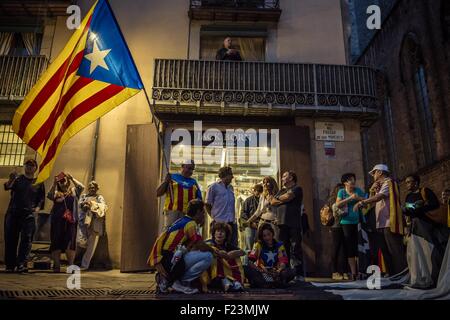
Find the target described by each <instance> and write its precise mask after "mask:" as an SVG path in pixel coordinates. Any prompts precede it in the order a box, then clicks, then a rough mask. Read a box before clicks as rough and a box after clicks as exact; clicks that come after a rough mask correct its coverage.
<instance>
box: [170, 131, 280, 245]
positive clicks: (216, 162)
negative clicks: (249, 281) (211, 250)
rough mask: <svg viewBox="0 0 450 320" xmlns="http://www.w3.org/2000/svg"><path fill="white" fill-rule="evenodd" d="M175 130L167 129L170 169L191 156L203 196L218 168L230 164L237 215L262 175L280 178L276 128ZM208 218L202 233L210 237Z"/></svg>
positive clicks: (195, 176) (173, 169)
mask: <svg viewBox="0 0 450 320" xmlns="http://www.w3.org/2000/svg"><path fill="white" fill-rule="evenodd" d="M176 130H177V129H174V130H170V136H171V137H170V139H171V140H170V159H171V161H170V171H171V172H178V171H179V170H180V164H181V163H183V162H182V161H183V160H184V159H189V158H190V159H193V160H194V161H195V163H196V168H195V171H194V175H193V178H195V179H196V180H197V181H198V183H199V185H200V188H201V190H202V196H203V199H205V197H206V190H207V188H208V186H209V185H211V184H212V183H214V182H216V181H218V179H219V178H218V175H217V173H218V170H219V168H221V167H223V166H230V167H232V169H233V175H234V179H233V182H232V186H233V189H234V194H235V199H236V201H235V212H236V218H239V215H240V211H241V206H242V204H243V202H244V200H245V199H246V198H247V197H249V196H250V195H251V191H252V189H253V186H254V185H255V184H258V183H262V180H263V178H264V177H265V176H271V177H273V178H274V179H275V180H277V181H278V180H279V176H280V172H279V169H280V166H279V152H280V151H279V135H278V129H273V130H271V129H247V130H244V129H238V128H234V129H226V130H220V129H207V130H201V131H200V130H189V131H187V130H186V131H179V132H177V131H176ZM207 222H208V223H205V227H204V228H203V230H202V231H203V232H202V233H203V236H204V237H205V238H210V236H211V235H210V233H209V230H208V229H209V228H208V226H209V222H210V219H209V217H208V221H207ZM239 238H241V237H239ZM240 245H241V246H243V243H240Z"/></svg>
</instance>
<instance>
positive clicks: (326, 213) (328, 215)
mask: <svg viewBox="0 0 450 320" xmlns="http://www.w3.org/2000/svg"><path fill="white" fill-rule="evenodd" d="M333 220H334V217H333V210H331V208H330V206H329V205H327V204H326V205H324V206H323V207H322V209H320V223H321V224H322V225H323V226H331V225H332V224H333Z"/></svg>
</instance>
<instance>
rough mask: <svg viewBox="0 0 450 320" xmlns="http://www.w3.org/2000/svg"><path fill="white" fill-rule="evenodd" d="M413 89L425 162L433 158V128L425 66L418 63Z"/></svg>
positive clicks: (430, 161) (431, 160) (429, 161)
mask: <svg viewBox="0 0 450 320" xmlns="http://www.w3.org/2000/svg"><path fill="white" fill-rule="evenodd" d="M414 86H415V88H414V91H415V93H416V100H417V106H418V109H419V116H420V121H421V122H422V124H421V129H422V137H423V138H424V139H423V144H424V149H425V150H424V151H425V152H424V154H425V161H426V163H427V164H429V163H432V162H433V160H434V158H435V157H434V143H433V141H434V130H433V118H432V114H431V109H430V99H429V97H428V88H427V82H426V78H425V68H424V66H423V65H420V66H419V67H418V68H417V71H416V73H415V75H414Z"/></svg>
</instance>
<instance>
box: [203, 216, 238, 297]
mask: <svg viewBox="0 0 450 320" xmlns="http://www.w3.org/2000/svg"><path fill="white" fill-rule="evenodd" d="M211 233H212V236H213V237H212V239H209V240H207V241H206V243H207V244H208V245H209V246H211V247H212V248H213V250H214V251H215V252H216V255H215V257H214V259H213V262H212V264H211V266H210V267H209V269H208V270H207V271H206V272H205V273H204V275H203V276H202V281H203V282H204V283H205V284H207V285H209V286H210V287H221V288H222V289H223V290H224V291H225V292H238V291H244V286H243V283H244V269H243V268H242V262H241V259H240V257H242V256H244V255H245V252H244V251H243V250H241V249H239V248H237V247H235V246H233V245H232V244H231V243H230V238H231V227H230V226H229V225H228V224H226V223H221V222H217V223H215V224H214V226H213V228H212V231H211ZM218 253H221V254H218Z"/></svg>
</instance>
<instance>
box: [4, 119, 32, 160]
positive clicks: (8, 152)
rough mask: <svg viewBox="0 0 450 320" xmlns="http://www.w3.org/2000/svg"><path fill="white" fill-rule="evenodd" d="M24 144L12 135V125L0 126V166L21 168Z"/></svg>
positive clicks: (23, 157) (24, 150) (24, 149)
mask: <svg viewBox="0 0 450 320" xmlns="http://www.w3.org/2000/svg"><path fill="white" fill-rule="evenodd" d="M26 149H27V147H26V144H25V143H23V141H22V140H21V139H20V138H19V137H18V136H17V135H16V134H15V133H14V131H13V130H12V125H10V124H0V166H21V165H23V162H24V161H25V152H26Z"/></svg>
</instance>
